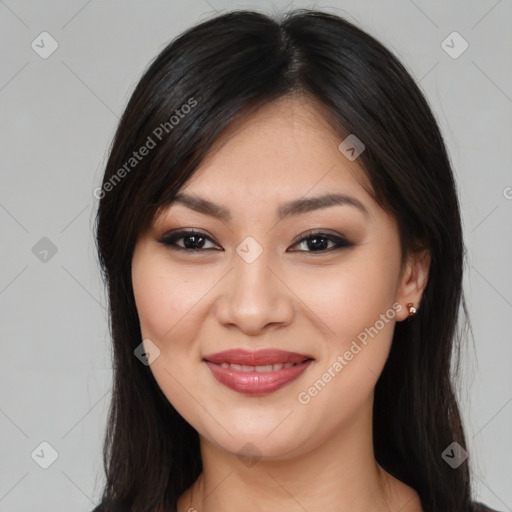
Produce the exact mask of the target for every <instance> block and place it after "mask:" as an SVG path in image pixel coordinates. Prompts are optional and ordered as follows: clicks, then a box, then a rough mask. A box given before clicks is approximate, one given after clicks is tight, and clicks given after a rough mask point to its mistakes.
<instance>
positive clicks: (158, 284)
mask: <svg viewBox="0 0 512 512" xmlns="http://www.w3.org/2000/svg"><path fill="white" fill-rule="evenodd" d="M132 281H133V291H134V296H135V303H136V306H137V311H138V315H139V319H140V324H141V330H142V334H143V336H145V337H148V338H151V337H154V338H155V339H157V340H160V341H161V342H162V343H165V342H166V340H168V339H170V338H173V337H174V332H175V331H176V330H177V328H178V327H179V326H180V323H182V322H186V321H187V320H189V319H190V318H191V317H193V316H194V314H197V311H198V309H196V308H195V307H196V306H197V305H198V303H199V302H200V300H201V298H202V297H203V296H204V295H205V294H206V293H207V291H208V289H209V288H211V286H212V285H213V283H209V282H208V280H206V281H204V280H198V279H197V278H194V275H193V273H192V272H187V271H184V270H183V269H173V268H172V266H170V265H169V264H168V262H167V263H165V262H160V261H158V260H154V261H147V262H146V263H144V267H142V265H140V266H138V265H137V266H134V268H133V271H132ZM175 326H176V327H175Z"/></svg>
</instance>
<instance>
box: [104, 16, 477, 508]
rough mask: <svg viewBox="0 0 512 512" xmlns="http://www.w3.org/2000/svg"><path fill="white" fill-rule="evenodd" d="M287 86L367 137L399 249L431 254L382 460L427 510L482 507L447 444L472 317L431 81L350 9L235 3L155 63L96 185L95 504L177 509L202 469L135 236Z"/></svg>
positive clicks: (398, 343)
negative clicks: (101, 469) (157, 350)
mask: <svg viewBox="0 0 512 512" xmlns="http://www.w3.org/2000/svg"><path fill="white" fill-rule="evenodd" d="M290 94H306V95H309V96H310V97H312V98H314V99H316V100H317V101H318V102H319V105H321V106H322V113H323V115H324V116H325V117H326V118H327V119H328V121H329V122H330V123H331V124H332V126H333V127H334V129H336V130H337V131H338V133H339V134H340V141H341V140H343V139H342V137H344V136H345V135H346V134H348V133H351V134H355V135H356V136H357V138H358V139H360V140H361V141H363V143H364V144H365V151H364V152H363V153H362V154H361V156H360V157H359V160H358V163H360V165H362V166H363V167H364V170H365V171H366V173H367V176H368V178H369V180H370V182H371V185H372V187H373V191H374V194H375V198H376V200H377V201H378V202H379V204H380V205H381V206H382V207H383V208H384V209H386V210H387V211H389V212H391V213H392V214H393V215H394V217H395V218H396V219H397V222H398V226H399V231H400V239H401V245H402V253H403V256H405V255H407V254H409V253H411V252H412V251H414V250H416V249H418V248H420V247H424V248H427V249H428V250H429V251H430V255H431V264H430V271H429V278H428V283H427V286H426V288H425V290H424V294H423V298H422V300H421V304H420V305H419V307H418V312H417V314H416V315H415V317H414V318H413V319H411V320H407V321H404V322H399V323H397V324H396V327H395V331H394V337H393V342H392V348H391V351H390V354H389V358H388V360H387V362H386V365H385V367H384V369H383V372H382V374H381V376H380V378H379V380H378V382H377V384H376V388H375V395H374V411H373V431H374V439H373V442H374V450H375V457H376V459H377V462H378V463H379V464H380V465H381V466H382V467H383V468H384V469H385V470H386V471H388V472H389V473H391V474H392V475H394V476H395V477H396V478H398V479H399V480H401V481H403V482H405V483H406V484H407V485H409V486H411V487H412V488H414V489H415V490H416V491H417V492H418V494H419V496H420V498H421V503H422V506H423V510H424V511H426V512H455V511H457V512H459V511H470V510H471V490H470V474H469V469H468V461H466V462H464V463H462V464H461V465H460V466H459V467H458V468H457V469H453V468H452V467H451V466H450V465H449V464H447V462H445V460H444V459H443V457H442V453H443V451H444V450H445V449H446V448H447V447H448V446H449V445H450V444H451V443H452V442H454V441H456V442H457V443H459V444H460V445H461V446H462V447H466V442H465V436H464V431H463V426H462V422H461V415H460V412H459V408H458V404H457V398H456V395H455V393H454V377H455V376H456V375H455V374H452V372H453V370H454V368H458V364H457V365H453V364H452V363H453V361H455V358H453V356H454V355H457V363H458V359H459V358H458V356H459V351H460V343H461V339H462V338H463V336H462V334H461V332H463V331H464V330H463V329H461V328H460V326H461V325H462V324H461V322H460V321H458V319H459V313H461V315H460V316H461V317H463V318H464V320H465V323H464V325H465V326H467V325H468V323H467V317H466V306H465V301H464V297H463V293H462V277H463V267H464V256H465V253H464V245H463V239H462V229H461V218H460V210H459V204H458V197H457V191H456V187H455V183H454V178H453V173H452V169H451V166H450V162H449V158H448V155H447V151H446V148H445V144H444V141H443V138H442V136H441V133H440V130H439V127H438V124H437V122H436V120H435V118H434V116H433V114H432V111H431V109H430V108H429V105H428V103H427V101H426V99H425V97H424V96H423V94H422V92H421V91H420V89H419V87H418V86H417V85H416V83H415V82H414V80H413V79H412V77H411V76H410V75H409V73H408V72H407V71H406V69H405V68H404V66H403V65H402V64H401V63H400V62H399V60H398V59H397V58H396V57H395V56H394V55H393V54H392V53H391V52H390V51H389V50H387V49H386V48H385V47H384V46H383V45H382V44H381V43H379V42H378V41H377V40H375V39H374V38H373V37H371V36H370V35H368V34H366V33H365V32H364V31H362V30H361V29H359V28H357V27H356V26H355V25H354V24H352V23H350V22H348V21H346V20H344V19H342V18H340V17H338V16H335V15H331V14H327V13H324V12H320V11H313V10H295V11H292V12H288V13H285V14H283V15H281V17H279V18H276V19H273V18H271V17H269V16H266V15H263V14H260V13H257V12H251V11H233V12H230V13H227V14H224V15H220V16H216V17H214V18H212V19H210V20H208V21H205V22H202V23H200V24H198V25H196V26H194V27H192V28H191V29H189V30H187V31H186V32H184V33H183V34H181V35H180V36H179V37H178V38H176V39H175V40H174V41H172V42H171V43H170V44H169V45H168V46H167V47H166V48H165V49H164V50H163V51H162V52H161V53H160V54H159V55H158V56H157V57H156V59H155V60H154V61H153V62H152V63H151V64H150V65H149V67H148V69H147V70H146V71H145V73H144V75H143V76H142V78H141V80H140V81H139V83H138V85H137V86H136V88H135V91H134V92H133V94H132V96H131V98H130V100H129V103H128V105H127V107H126V110H125V112H124V114H123V116H122V119H121V120H120V123H119V126H118V129H117V133H116V135H115V138H114V141H113V143H112V147H111V150H110V154H109V158H108V162H107V165H106V170H105V174H104V178H103V183H102V186H101V188H98V189H97V190H96V191H95V195H96V197H97V198H99V199H100V202H99V207H98V212H97V217H96V226H95V228H96V233H95V234H96V243H97V250H98V255H99V262H100V265H101V270H102V274H103V278H104V280H105V283H106V287H107V290H108V298H109V308H110V310H109V311H110V316H109V327H110V331H111V336H112V342H113V390H112V401H111V406H110V411H109V418H108V425H107V429H106V435H105V442H104V453H103V457H104V466H105V473H106V483H105V486H104V489H103V495H102V499H101V503H100V506H99V507H98V508H97V510H98V511H99V510H101V511H102V512H113V511H130V512H154V510H155V509H157V508H161V509H163V510H165V511H166V512H170V511H175V510H176V503H177V499H178V497H179V496H180V495H181V494H182V493H183V492H184V491H185V490H186V489H187V488H188V487H189V486H190V485H191V484H192V483H193V482H194V481H195V480H196V479H197V477H198V476H199V474H200V472H201V470H202V462H201V456H200V451H199V438H198V433H197V432H196V431H195V429H194V428H193V427H192V426H190V425H189V424H188V423H187V422H186V421H185V420H184V419H183V418H182V417H181V416H180V414H179V413H178V412H177V411H176V410H175V409H174V407H173V406H172V405H171V404H170V403H169V401H168V400H167V399H166V397H165V396H164V394H163V393H162V391H161V390H160V388H159V387H158V385H157V383H156V381H155V379H154V378H153V376H152V373H151V371H150V369H149V367H148V366H146V365H143V364H141V363H140V361H139V360H138V359H137V358H136V357H135V356H134V350H135V349H136V347H137V346H138V345H139V344H140V343H141V331H140V324H139V318H138V315H137V309H136V306H135V300H134V295H133V289H132V282H131V260H132V255H133V250H134V246H135V244H136V242H137V239H138V237H139V236H140V235H141V234H142V233H144V232H145V230H146V229H147V228H148V227H149V225H150V223H151V222H152V220H153V219H154V216H155V214H156V213H158V212H159V210H160V209H161V208H163V207H165V206H167V205H169V204H170V203H171V202H172V201H173V198H174V196H175V195H176V193H177V192H178V191H179V189H180V187H181V186H182V185H183V184H184V182H185V181H186V180H187V179H188V178H190V176H191V175H192V174H193V173H194V171H195V170H196V169H197V167H198V166H199V164H200V163H201V162H202V160H203V159H204V157H205V155H207V154H208V151H209V150H210V149H211V148H212V144H213V143H214V142H215V141H217V140H218V139H219V137H220V135H221V134H222V133H223V131H224V129H225V128H227V127H228V126H229V125H230V123H232V122H234V121H235V120H236V119H239V118H240V117H242V116H247V115H248V113H249V114H250V112H252V111H254V110H255V109H257V108H258V107H260V106H262V105H265V104H268V103H269V102H271V101H273V100H275V99H277V98H281V97H283V96H286V95H290ZM142 147H146V150H145V151H143V150H141V148H142ZM134 151H135V152H136V153H137V156H134ZM142 153H144V155H142ZM466 330H467V328H466ZM452 359H453V361H452ZM452 366H453V368H452Z"/></svg>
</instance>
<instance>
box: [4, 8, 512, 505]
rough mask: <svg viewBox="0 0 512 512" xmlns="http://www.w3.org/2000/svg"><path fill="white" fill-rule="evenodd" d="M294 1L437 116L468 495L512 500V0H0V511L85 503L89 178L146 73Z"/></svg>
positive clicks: (90, 329) (94, 447)
mask: <svg viewBox="0 0 512 512" xmlns="http://www.w3.org/2000/svg"><path fill="white" fill-rule="evenodd" d="M287 5H288V6H295V7H320V8H325V9H326V10H329V11H332V12H334V13H338V14H341V15H342V16H346V17H347V18H348V19H349V20H352V21H354V22H356V24H357V25H359V26H361V27H362V28H363V29H365V30H367V31H368V32H370V33H371V34H373V35H374V36H376V37H377V38H378V39H379V40H380V41H382V42H383V43H384V44H385V45H387V47H388V48H390V49H391V50H392V51H393V52H395V53H396V54H397V56H398V57H399V58H400V59H401V60H402V62H404V64H405V65H406V67H407V68H408V69H409V70H410V72H411V73H412V75H413V76H414V77H415V78H416V79H417V81H419V82H420V86H421V88H422V89H423V91H424V92H425V94H426V96H427V98H428V99H429V102H430V104H431V105H432V108H433V110H434V112H435V115H436V117H437V118H438V120H439V123H440V125H441V129H442V131H443V134H444V136H445V138H446V142H447V144H448V147H449V151H450V156H451V160H452V162H453V165H454V169H455V172H456V176H457V179H458V184H459V189H460V197H461V203H462V209H463V218H464V233H465V240H466V245H467V249H468V267H467V273H466V278H465V290H466V294H467V298H468V302H469V307H470V314H471V319H472V323H473V332H474V342H473V340H471V339H469V340H468V342H467V344H466V349H465V351H464V371H463V377H464V379H465V380H464V381H463V383H462V385H461V386H460V397H461V404H462V407H463V413H464V417H465V421H466V429H467V435H468V447H467V448H468V451H470V453H471V454H472V460H471V467H472V469H473V471H474V477H475V487H476V491H477V493H478V497H479V498H480V499H481V500H483V501H485V502H486V503H487V504H489V505H491V506H493V507H495V508H497V509H499V510H501V511H505V510H508V511H511V510H512V487H511V486H510V483H511V482H512V436H511V435H510V432H511V425H512V403H511V402H512V372H511V371H510V362H511V355H512V343H511V335H510V332H511V329H512V273H511V272H510V262H511V261H512V237H511V231H512V230H511V227H512V223H511V220H512V188H511V187H512V171H511V169H512V165H511V163H512V162H511V160H512V152H511V142H512V139H511V135H512V83H511V82H512V80H511V78H512V73H511V67H510V62H511V59H510V55H511V54H512V32H511V30H510V27H511V26H512V2H511V1H510V0H508V1H507V0H499V1H496V0H491V1H465V2H462V1H443V2H437V1H436V2H434V1H425V0H423V1H420V0H414V1H413V0H405V1H380V2H367V1H359V2H355V1H342V0H340V1H337V2H336V1H334V0H332V1H331V2H329V3H324V2H317V3H313V2H309V3H306V2H288V3H285V2H273V3H271V2H260V3H258V4H255V3H253V4H242V3H237V2H225V1H222V0H208V1H206V0H189V1H186V2H178V1H167V2H162V1H160V2H143V1H138V2H121V1H101V0H90V1H86V0H81V1H76V2H75V1H60V2H34V1H33V2H28V1H14V0H6V1H0V52H1V66H0V108H1V112H2V114H1V117H0V123H1V124H0V132H1V138H0V140H1V149H2V151H1V162H2V163H1V183H2V185H1V189H0V227H1V230H2V249H1V254H2V264H1V266H0V315H1V323H0V326H1V327H0V329H1V331H0V334H1V340H2V357H1V358H0V375H1V384H2V385H1V389H0V432H1V457H0V511H9V512H12V511H16V512H21V511H24V512H28V511H31V512H32V511H34V510H38V511H40V512H50V511H52V512H55V511H58V510H62V511H64V510H66V511H67V510H72V509H73V510H83V511H87V510H91V509H92V507H93V505H94V504H96V502H97V500H98V497H99V493H100V490H101V485H102V482H103V475H102V465H101V444H102V438H103V429H104V426H105V419H106V413H107V409H108V403H109V399H110V383H111V381H110V379H111V368H110V343H109V337H108V328H107V315H106V310H105V304H106V300H105V294H104V291H103V287H102V283H101V280H100V275H99V271H98V266H97V262H96V255H95V252H94V242H93V237H92V225H93V217H94V214H95V211H96V207H97V200H96V199H95V198H94V196H93V194H92V191H93V189H94V188H95V187H97V186H98V185H99V183H100V180H101V175H102V172H103V166H104V164H105V160H106V155H107V151H108V147H109V145H110V141H111V139H112V136H113V134H114V130H115V127H116V123H117V121H118V118H119V116H120V115H121V113H122V111H123V108H124V107H125V105H126V102H127V100H128V97H129V94H130V93H131V91H132V90H133V87H134V86H135V84H136V82H137V80H138V78H139V77H140V75H141V73H142V71H143V70H144V68H145V66H146V65H147V64H148V62H149V61H150V60H151V59H152V58H153V57H154V56H155V55H156V54H157V53H158V52H159V51H160V50H161V49H162V48H163V46H164V45H165V44H166V43H167V42H168V41H169V40H170V39H172V38H173V37H175V36H176V35H177V34H178V33H180V32H181V31H182V30H184V29H186V28H188V27H189V26H191V25H192V24H194V23H196V22H198V21H200V20H204V19H206V18H207V17H209V16H211V14H212V13H213V12H214V11H215V10H217V11H223V10H229V9H231V8H234V7H252V8H255V7H256V8H259V9H269V8H270V9H271V10H276V9H279V8H282V7H285V6H287ZM43 31H47V32H48V33H49V34H51V36H52V37H53V38H54V39H55V40H56V41H57V43H58V45H59V46H58V48H57V50H56V51H55V52H54V53H53V54H52V55H50V56H49V57H48V58H46V59H43V58H42V57H40V55H39V54H38V53H36V51H34V49H32V47H31V43H32V41H34V40H35V42H36V43H38V44H39V46H40V47H41V48H39V51H40V52H41V51H43V50H44V51H48V50H49V48H51V47H50V42H49V39H44V41H43V43H41V38H40V37H38V36H39V35H40V34H41V32H43ZM453 31H457V32H458V33H459V34H460V35H461V36H462V37H463V38H464V39H465V40H466V41H467V42H468V44H469V47H468V49H467V50H466V51H465V52H464V53H462V54H461V55H460V56H458V57H457V58H452V57H451V56H450V55H448V54H447V53H446V51H445V50H444V49H443V47H442V46H441V43H442V41H443V40H445V38H446V37H447V36H448V35H449V34H451V33H452V32H453ZM44 38H47V36H44ZM448 41H449V40H448ZM449 44H451V45H452V46H454V50H452V51H456V50H457V49H460V48H461V46H460V41H459V42H457V41H455V42H454V43H453V44H452V43H449ZM43 46H44V48H42V47H43ZM44 237H46V238H47V239H49V241H51V243H50V242H49V241H48V240H46V239H44V240H42V241H41V239H42V238H44ZM34 246H35V248H34ZM53 246H54V249H53V251H55V249H56V250H57V252H56V253H55V254H53V252H52V247H53ZM45 250H47V251H48V252H47V253H45V252H44V251H45ZM43 441H46V442H47V443H49V444H50V445H51V447H53V449H54V450H56V452H57V453H58V457H57V459H56V460H55V461H54V462H53V463H52V464H51V465H50V466H49V467H48V468H47V469H43V468H42V467H40V464H43V465H44V464H45V463H46V464H48V463H49V462H51V453H52V449H51V448H49V447H48V446H46V445H43V446H41V445H40V444H41V443H42V442H43ZM32 454H33V455H32ZM36 461H37V462H36Z"/></svg>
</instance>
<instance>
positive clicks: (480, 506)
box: [473, 501, 499, 512]
mask: <svg viewBox="0 0 512 512" xmlns="http://www.w3.org/2000/svg"><path fill="white" fill-rule="evenodd" d="M473 512H499V511H498V510H496V509H494V508H489V507H488V506H487V505H485V504H484V503H480V502H477V501H475V502H474V503H473Z"/></svg>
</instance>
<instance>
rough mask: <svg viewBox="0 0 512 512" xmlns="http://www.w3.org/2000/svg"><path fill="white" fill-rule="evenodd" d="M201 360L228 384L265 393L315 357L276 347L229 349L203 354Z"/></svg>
mask: <svg viewBox="0 0 512 512" xmlns="http://www.w3.org/2000/svg"><path fill="white" fill-rule="evenodd" d="M203 360H204V361H205V362H206V364H207V366H208V368H209V369H210V371H211V372H212V374H213V376H214V377H215V378H216V379H217V380H218V381H219V382H220V383H221V384H224V385H225V386H227V387H228V388H230V389H232V390H234V391H237V392H239V393H244V394H248V395H265V394H268V393H272V392H274V391H277V390H278V389H280V388H282V387H283V386H285V385H287V384H289V383H290V382H292V381H293V380H295V379H296V378H298V377H299V376H300V375H302V373H303V372H304V371H305V370H306V369H307V368H308V367H309V365H310V364H311V363H312V362H313V360H314V359H313V358H312V357H311V356H309V355H307V354H299V353H297V352H287V351H284V350H277V349H267V350H259V351H257V352H249V351H246V350H235V349H232V350H226V351H223V352H218V353H215V354H210V355H207V356H204V358H203Z"/></svg>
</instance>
